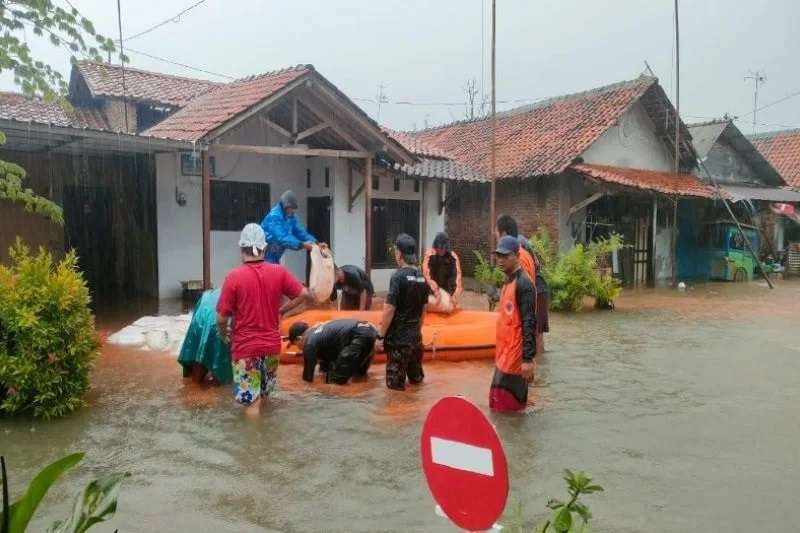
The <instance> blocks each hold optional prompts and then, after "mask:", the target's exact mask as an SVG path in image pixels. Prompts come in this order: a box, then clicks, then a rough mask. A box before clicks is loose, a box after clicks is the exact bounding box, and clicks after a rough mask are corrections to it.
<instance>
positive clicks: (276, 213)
mask: <svg viewBox="0 0 800 533" xmlns="http://www.w3.org/2000/svg"><path fill="white" fill-rule="evenodd" d="M296 210H297V196H295V194H294V192H292V191H286V192H284V193H283V194H282V195H281V198H280V201H279V202H278V203H277V204H275V207H273V208H272V209H271V210H270V212H269V213H267V216H265V217H264V220H262V221H261V227H262V228H263V229H264V233H265V234H266V236H267V253H266V254H265V255H264V260H265V261H266V262H268V263H273V264H276V265H277V264H278V263H280V262H281V257H282V256H283V252H284V250H286V249H287V248H289V249H291V250H301V249H303V248H305V249H306V250H311V247H312V245H314V244H316V242H317V239H316V238H315V237H314V236H313V235H311V234H310V233H309V232H308V231H307V230H306V228H304V227H303V224H302V223H301V222H300V220H298V218H297V216H296V215H295V211H296Z"/></svg>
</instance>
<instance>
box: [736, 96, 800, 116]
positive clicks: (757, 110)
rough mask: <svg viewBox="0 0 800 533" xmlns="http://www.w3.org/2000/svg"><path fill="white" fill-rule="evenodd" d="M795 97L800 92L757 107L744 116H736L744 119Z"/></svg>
mask: <svg viewBox="0 0 800 533" xmlns="http://www.w3.org/2000/svg"><path fill="white" fill-rule="evenodd" d="M796 96H800V91H797V92H796V93H792V94H789V95H787V96H784V97H783V98H780V99H778V100H775V101H774V102H770V103H769V104H766V105H763V106H761V107H759V108H757V109H754V110H753V111H748V112H747V113H744V114H742V115H738V116H739V117H746V116H748V115H752V114H753V113H758V112H759V111H761V110H762V109H767V108H768V107H772V106H774V105H777V104H780V103H781V102H785V101H786V100H789V99H790V98H794V97H796Z"/></svg>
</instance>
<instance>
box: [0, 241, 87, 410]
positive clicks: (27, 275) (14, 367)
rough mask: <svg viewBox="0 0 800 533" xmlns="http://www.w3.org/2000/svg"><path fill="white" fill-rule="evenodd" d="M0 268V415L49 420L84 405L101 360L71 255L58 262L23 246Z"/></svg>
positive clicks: (18, 245)
mask: <svg viewBox="0 0 800 533" xmlns="http://www.w3.org/2000/svg"><path fill="white" fill-rule="evenodd" d="M11 261H12V264H11V266H10V267H5V266H0V413H5V414H16V413H23V412H31V413H33V415H34V416H38V417H43V418H50V417H53V416H63V415H65V414H67V413H70V412H72V411H74V410H75V409H77V408H79V407H81V406H82V405H84V394H85V393H86V391H87V389H88V388H89V373H90V371H91V368H92V363H93V361H94V359H95V357H96V356H97V352H98V348H99V345H98V342H97V340H96V337H95V331H94V317H93V316H92V314H91V312H90V310H89V291H88V289H87V288H86V283H85V282H84V280H83V276H82V275H81V274H80V272H78V270H77V258H76V256H75V254H74V253H73V252H70V253H68V254H67V255H66V257H65V258H64V259H63V260H62V261H61V262H60V263H57V264H56V263H54V262H53V258H52V256H51V255H50V254H49V253H47V252H45V251H44V249H40V250H39V253H38V254H37V255H32V254H31V253H30V251H29V250H28V248H27V247H26V246H24V245H23V244H22V242H21V241H20V240H19V239H18V240H17V243H16V245H15V246H13V247H12V248H11Z"/></svg>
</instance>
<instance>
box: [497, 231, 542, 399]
mask: <svg viewBox="0 0 800 533" xmlns="http://www.w3.org/2000/svg"><path fill="white" fill-rule="evenodd" d="M519 256H520V246H519V241H517V239H516V238H514V237H512V236H510V235H506V236H504V237H502V238H501V239H500V240H499V242H498V243H497V249H496V250H495V257H496V258H497V265H498V266H499V267H500V269H501V270H502V271H503V272H505V274H506V281H505V284H504V285H503V288H502V289H501V290H500V302H499V303H498V306H497V341H496V348H495V369H494V377H493V378H492V386H491V389H490V390H489V408H490V409H492V410H493V411H520V410H522V409H525V406H526V405H527V403H528V383H529V382H531V381H533V372H534V368H535V367H534V362H533V358H534V357H535V356H536V341H535V333H536V313H535V312H534V300H535V298H536V290H535V289H534V285H533V283H534V282H533V281H531V279H530V278H529V277H528V274H527V273H526V272H525V271H524V270H523V269H522V268H521V266H520V262H519Z"/></svg>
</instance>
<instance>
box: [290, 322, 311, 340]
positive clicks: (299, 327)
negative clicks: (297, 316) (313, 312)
mask: <svg viewBox="0 0 800 533" xmlns="http://www.w3.org/2000/svg"><path fill="white" fill-rule="evenodd" d="M307 329H308V324H306V323H305V322H295V323H294V324H292V325H291V326H290V327H289V344H293V343H294V342H295V341H296V340H297V339H299V338H300V337H302V336H303V333H305V332H306V330H307Z"/></svg>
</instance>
